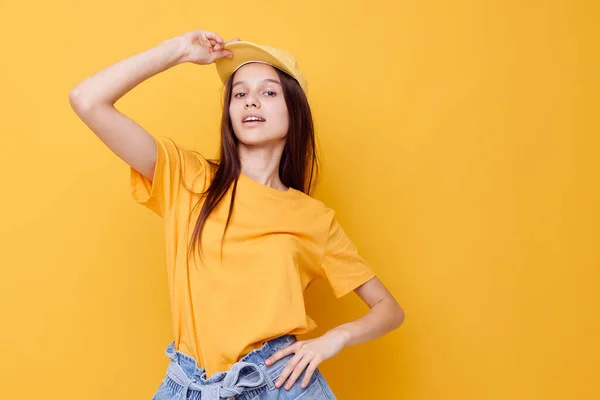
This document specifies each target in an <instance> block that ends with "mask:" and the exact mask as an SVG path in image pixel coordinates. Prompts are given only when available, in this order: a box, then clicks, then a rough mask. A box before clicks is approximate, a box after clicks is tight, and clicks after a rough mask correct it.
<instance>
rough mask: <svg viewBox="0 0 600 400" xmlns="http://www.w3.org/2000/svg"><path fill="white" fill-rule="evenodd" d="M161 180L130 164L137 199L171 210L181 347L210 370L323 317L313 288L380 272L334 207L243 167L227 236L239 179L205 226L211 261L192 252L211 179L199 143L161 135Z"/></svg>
mask: <svg viewBox="0 0 600 400" xmlns="http://www.w3.org/2000/svg"><path fill="white" fill-rule="evenodd" d="M155 142H156V144H157V149H158V155H157V160H156V167H155V171H154V177H153V181H152V182H150V181H149V180H148V179H146V178H145V177H144V176H143V175H141V174H140V173H139V172H138V171H136V170H135V169H133V168H131V169H130V172H131V174H130V178H131V181H130V183H131V194H132V196H133V199H134V200H135V201H137V202H139V203H140V204H142V205H144V206H146V207H147V208H149V209H150V210H152V211H153V212H155V213H156V214H157V215H159V216H160V217H162V219H163V221H164V228H165V241H166V256H167V260H166V261H167V263H166V264H167V271H168V284H169V291H170V298H171V310H172V325H173V333H174V340H175V348H176V349H178V350H180V351H182V352H184V353H187V354H189V355H192V356H194V357H195V358H196V359H197V360H198V363H199V367H203V368H206V372H207V375H208V376H211V375H212V374H214V373H215V372H218V371H226V370H228V369H229V368H230V367H231V366H232V365H233V364H234V363H235V362H236V361H238V360H239V359H240V358H242V357H243V356H244V355H245V354H247V353H248V352H250V351H251V350H253V349H256V348H259V347H261V346H262V344H263V343H264V342H265V341H267V340H269V339H272V338H275V337H278V336H281V335H283V334H294V335H297V334H304V333H307V332H310V331H311V330H313V329H314V328H315V327H316V324H315V322H314V321H313V320H312V319H311V318H310V317H309V316H308V315H306V310H305V306H304V290H305V289H306V287H307V286H308V284H309V283H310V282H311V281H312V280H313V279H315V278H319V277H322V278H324V279H326V280H327V281H328V282H329V284H330V285H331V288H332V290H333V293H334V295H335V296H336V297H338V298H339V297H342V296H344V295H345V294H347V293H348V292H351V291H352V290H354V289H355V288H356V287H358V286H360V285H361V284H363V283H365V282H366V281H368V280H370V279H371V278H373V277H374V276H375V273H374V271H373V270H372V269H371V267H370V266H369V265H368V263H367V262H366V261H365V260H364V259H363V258H362V257H361V256H360V255H359V254H358V252H357V249H356V247H355V246H354V244H353V242H352V241H351V240H350V239H349V237H348V236H347V235H346V233H345V232H344V230H343V229H342V227H341V226H340V224H339V223H338V221H337V220H336V218H335V212H334V211H333V210H332V209H330V208H327V207H326V206H325V205H324V204H323V203H322V202H321V201H319V200H316V199H314V198H312V197H310V196H308V195H306V194H304V193H302V192H300V191H298V190H295V189H292V188H290V189H289V190H288V191H280V190H277V189H273V188H270V187H268V186H266V185H263V184H261V183H259V182H256V181H254V180H252V179H251V178H249V177H247V176H246V175H243V174H242V175H240V178H239V181H238V186H237V192H236V198H235V204H234V212H233V215H232V217H231V220H230V223H229V227H228V229H227V233H226V236H225V241H224V245H223V261H222V262H221V259H220V243H221V237H222V234H223V229H224V226H225V221H226V220H227V213H228V210H229V202H230V199H231V191H232V188H233V185H232V186H231V187H230V188H229V191H228V192H227V194H226V195H225V197H224V200H223V201H222V202H221V203H220V204H219V206H218V207H217V208H216V209H215V211H214V212H213V214H211V216H210V217H209V219H208V221H207V223H206V225H205V228H204V232H203V238H202V244H203V250H204V262H203V263H202V261H201V260H200V257H199V255H198V256H196V258H195V259H194V257H190V259H189V268H188V267H186V254H187V249H188V246H189V244H188V243H189V237H191V233H192V231H193V229H194V226H195V224H196V220H197V218H198V215H199V212H200V209H201V205H199V206H198V207H196V209H195V210H194V212H193V214H192V217H191V219H190V222H189V224H188V223H187V222H188V218H189V216H190V212H191V211H192V208H193V207H194V205H195V204H196V202H197V200H198V196H195V195H192V194H190V192H189V191H188V190H186V188H185V187H184V186H183V183H182V181H183V182H185V184H186V186H187V187H188V188H190V189H192V190H193V191H194V192H196V193H199V192H201V191H203V190H205V189H206V188H207V187H208V185H209V183H210V179H211V176H212V175H211V172H210V166H209V164H208V162H207V161H206V159H205V158H204V157H203V156H202V155H201V154H199V153H198V152H195V151H191V150H188V149H184V148H182V147H180V146H178V145H177V144H176V143H175V142H173V141H172V140H171V139H169V138H166V137H157V138H155Z"/></svg>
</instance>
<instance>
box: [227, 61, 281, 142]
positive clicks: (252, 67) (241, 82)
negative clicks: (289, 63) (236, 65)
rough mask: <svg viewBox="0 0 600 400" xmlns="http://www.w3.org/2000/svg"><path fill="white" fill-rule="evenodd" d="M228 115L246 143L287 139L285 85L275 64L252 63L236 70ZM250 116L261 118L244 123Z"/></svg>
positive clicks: (241, 140)
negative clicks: (282, 84) (276, 70)
mask: <svg viewBox="0 0 600 400" xmlns="http://www.w3.org/2000/svg"><path fill="white" fill-rule="evenodd" d="M229 115H230V118H231V123H232V125H233V131H234V132H235V135H236V137H237V138H238V140H239V141H240V142H242V143H244V144H246V145H261V144H269V143H276V142H281V141H285V137H286V136H287V132H288V128H289V116H288V110H287V106H286V104H285V98H284V97H283V88H282V87H281V82H280V80H279V76H278V75H277V72H275V68H274V67H272V66H270V65H267V64H262V63H250V64H246V65H244V66H243V67H241V68H240V69H238V70H237V72H236V73H235V76H234V80H233V86H232V93H231V102H230V103H229ZM247 115H256V116H258V117H259V118H260V119H262V121H247V120H246V122H244V120H245V119H246V117H247Z"/></svg>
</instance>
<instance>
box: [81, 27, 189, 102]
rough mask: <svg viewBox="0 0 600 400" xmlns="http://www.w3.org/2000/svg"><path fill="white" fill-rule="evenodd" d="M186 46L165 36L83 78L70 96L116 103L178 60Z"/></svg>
mask: <svg viewBox="0 0 600 400" xmlns="http://www.w3.org/2000/svg"><path fill="white" fill-rule="evenodd" d="M184 50H185V49H184V42H183V41H182V40H180V39H179V38H177V37H175V38H172V39H168V40H165V41H163V42H162V43H160V44H159V45H157V46H155V47H152V48H150V49H148V50H145V51H143V52H141V53H138V54H135V55H132V56H130V57H128V58H126V59H124V60H121V61H119V62H117V63H115V64H112V65H110V66H108V67H106V68H104V69H102V70H100V71H98V72H96V73H95V74H94V75H92V76H90V77H88V78H86V79H84V80H83V81H82V82H80V83H79V84H78V85H77V86H76V87H75V88H73V90H72V91H71V98H72V100H74V101H77V102H79V103H83V104H85V105H88V106H93V105H98V104H107V105H113V104H114V103H116V101H117V100H118V99H119V98H121V97H122V96H123V95H124V94H125V93H127V92H128V91H130V90H131V89H133V88H134V87H136V86H137V85H138V84H140V83H141V82H143V81H145V80H146V79H148V78H150V77H152V76H154V75H156V74H158V73H160V72H162V71H165V70H167V69H169V68H171V67H173V66H175V65H177V64H179V63H180V62H181V60H182V56H183V54H184Z"/></svg>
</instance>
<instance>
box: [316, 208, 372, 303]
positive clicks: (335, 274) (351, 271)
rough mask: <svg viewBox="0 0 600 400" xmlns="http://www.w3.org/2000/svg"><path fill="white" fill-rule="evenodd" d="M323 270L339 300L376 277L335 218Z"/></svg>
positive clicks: (330, 230)
mask: <svg viewBox="0 0 600 400" xmlns="http://www.w3.org/2000/svg"><path fill="white" fill-rule="evenodd" d="M321 269H322V272H323V274H324V275H325V278H326V279H327V281H328V282H329V284H330V286H331V288H332V289H333V293H334V295H335V297H336V298H338V299H339V298H340V297H342V296H344V295H346V294H348V293H349V292H351V291H353V290H354V289H356V288H357V287H359V286H360V285H362V284H363V283H365V282H367V281H369V280H370V279H372V278H373V277H375V272H374V271H373V269H372V268H371V266H370V265H369V264H368V263H367V261H365V259H364V258H363V257H362V256H361V255H360V254H359V253H358V250H357V248H356V246H355V245H354V242H352V240H351V239H350V238H349V237H348V235H347V234H346V232H344V230H343V229H342V226H341V225H340V223H339V222H338V221H337V219H336V218H335V216H334V218H333V220H332V222H331V225H330V227H329V232H328V234H327V242H326V244H325V253H324V256H323V261H322V263H321Z"/></svg>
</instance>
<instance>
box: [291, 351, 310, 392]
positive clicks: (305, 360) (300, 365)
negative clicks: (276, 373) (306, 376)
mask: <svg viewBox="0 0 600 400" xmlns="http://www.w3.org/2000/svg"><path fill="white" fill-rule="evenodd" d="M309 362H310V360H309V359H308V357H304V358H303V359H302V360H300V362H299V363H298V365H296V368H294V372H292V375H291V376H290V378H289V379H288V380H287V382H286V384H285V390H290V389H291V388H292V386H293V385H294V383H295V382H296V380H297V379H298V377H299V376H300V375H302V371H304V370H305V369H306V366H307V365H308V363H309Z"/></svg>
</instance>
